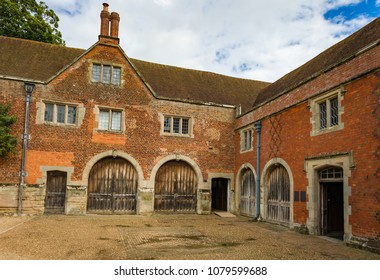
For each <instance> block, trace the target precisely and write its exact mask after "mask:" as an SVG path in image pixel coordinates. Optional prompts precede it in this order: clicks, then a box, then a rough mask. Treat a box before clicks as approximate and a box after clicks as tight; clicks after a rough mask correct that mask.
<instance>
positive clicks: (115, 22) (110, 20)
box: [99, 3, 120, 44]
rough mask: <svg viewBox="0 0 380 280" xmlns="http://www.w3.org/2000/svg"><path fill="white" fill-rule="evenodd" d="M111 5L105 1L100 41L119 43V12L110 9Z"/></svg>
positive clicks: (101, 15)
mask: <svg viewBox="0 0 380 280" xmlns="http://www.w3.org/2000/svg"><path fill="white" fill-rule="evenodd" d="M108 7H109V5H108V4H107V3H103V10H102V11H101V12H100V35H99V41H100V42H102V43H107V44H119V38H118V37H119V22H120V16H119V14H118V13H115V12H112V13H111V14H110V12H109V11H108Z"/></svg>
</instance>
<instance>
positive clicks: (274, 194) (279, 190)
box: [267, 165, 290, 225]
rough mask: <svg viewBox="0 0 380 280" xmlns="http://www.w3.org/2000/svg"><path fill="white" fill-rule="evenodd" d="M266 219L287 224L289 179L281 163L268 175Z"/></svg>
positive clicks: (288, 217) (288, 215) (288, 216)
mask: <svg viewBox="0 0 380 280" xmlns="http://www.w3.org/2000/svg"><path fill="white" fill-rule="evenodd" d="M267 207H268V208H267V219H268V221H272V222H275V223H280V224H285V225H287V224H289V219H290V180H289V175H288V172H287V171H286V169H285V167H283V166H282V165H279V166H276V167H274V169H273V170H272V171H271V173H270V175H269V181H268V200H267Z"/></svg>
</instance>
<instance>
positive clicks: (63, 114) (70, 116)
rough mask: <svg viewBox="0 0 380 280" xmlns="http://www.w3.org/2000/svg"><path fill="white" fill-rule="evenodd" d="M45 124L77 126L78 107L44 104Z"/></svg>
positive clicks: (51, 103)
mask: <svg viewBox="0 0 380 280" xmlns="http://www.w3.org/2000/svg"><path fill="white" fill-rule="evenodd" d="M44 104H45V111H44V122H45V123H53V124H63V125H76V124H77V111H78V108H77V105H73V104H62V103H53V102H44Z"/></svg>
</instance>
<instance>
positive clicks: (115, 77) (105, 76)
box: [92, 63, 121, 86]
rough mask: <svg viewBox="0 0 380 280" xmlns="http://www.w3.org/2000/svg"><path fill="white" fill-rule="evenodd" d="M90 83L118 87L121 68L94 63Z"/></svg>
mask: <svg viewBox="0 0 380 280" xmlns="http://www.w3.org/2000/svg"><path fill="white" fill-rule="evenodd" d="M92 81H93V82H101V83H103V84H113V85H116V86H120V84H121V68H120V67H116V66H113V65H103V64H96V63H94V64H93V65H92Z"/></svg>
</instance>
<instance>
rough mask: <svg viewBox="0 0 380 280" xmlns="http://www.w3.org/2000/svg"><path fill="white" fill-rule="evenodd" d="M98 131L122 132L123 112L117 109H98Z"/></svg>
mask: <svg viewBox="0 0 380 280" xmlns="http://www.w3.org/2000/svg"><path fill="white" fill-rule="evenodd" d="M98 130H104V131H115V132H118V131H122V130H123V111H122V110H119V109H110V108H99V115H98Z"/></svg>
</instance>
